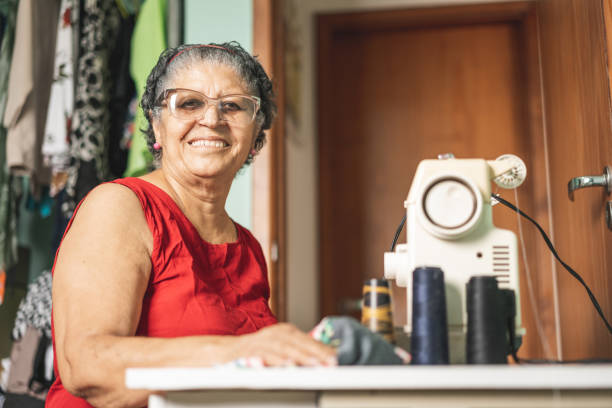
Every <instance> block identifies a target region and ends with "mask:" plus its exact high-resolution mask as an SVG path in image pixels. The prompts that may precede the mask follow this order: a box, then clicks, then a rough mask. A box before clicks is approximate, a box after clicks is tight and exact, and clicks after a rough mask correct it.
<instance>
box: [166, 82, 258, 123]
mask: <svg viewBox="0 0 612 408" xmlns="http://www.w3.org/2000/svg"><path fill="white" fill-rule="evenodd" d="M176 91H189V92H195V93H197V94H200V95H202V96H203V97H204V98H205V99H206V103H208V104H209V105H208V106H212V105H210V101H214V102H215V105H214V106H218V101H219V100H220V99H222V98H226V97H228V96H242V97H245V98H247V99H250V100H252V101H253V102H255V110H254V111H253V117H252V118H251V121H250V122H248V123H252V122H253V121H254V120H255V117H257V113H258V112H259V109H261V98H260V97H258V96H253V95H246V94H228V95H222V96H220V97H218V98H212V97H210V96H208V95H206V94H203V93H202V92H199V91H196V90H193V89H188V88H170V89H166V90H165V91H164V92H163V93H162V94H161V95H160V96H159V98H158V102H157V103H156V104H155V106H158V107H163V106H164V105H163V104H162V102H163V101H166V106H167V107H168V108H169V106H168V102H167V99H168V96H169V95H170V94H171V93H173V92H176ZM168 110H169V111H170V113H171V114H172V109H168ZM172 116H174V115H172ZM174 117H176V116H174ZM177 119H181V118H177ZM181 120H182V119H181ZM222 120H223V121H225V122H227V120H226V119H222Z"/></svg>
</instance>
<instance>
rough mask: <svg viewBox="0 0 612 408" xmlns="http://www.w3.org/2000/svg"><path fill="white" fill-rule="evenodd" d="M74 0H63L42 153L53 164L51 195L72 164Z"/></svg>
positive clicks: (61, 182) (64, 180) (58, 188)
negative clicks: (70, 141) (70, 140)
mask: <svg viewBox="0 0 612 408" xmlns="http://www.w3.org/2000/svg"><path fill="white" fill-rule="evenodd" d="M72 3H73V0H62V3H61V7H60V14H59V19H58V26H57V40H56V42H55V64H54V65H55V66H54V71H53V84H52V85H51V95H50V96H49V108H48V110H47V120H46V125H45V134H44V139H43V144H42V154H43V159H44V162H45V165H47V166H48V167H50V168H51V173H52V178H51V190H50V195H51V196H52V197H54V196H55V195H57V193H58V192H59V191H60V190H61V189H63V188H64V184H65V182H66V176H65V173H66V170H67V169H68V166H69V164H70V143H69V138H70V126H71V121H72V111H73V108H74V85H73V84H74V76H73V67H74V60H73V57H72V46H73V44H72V41H73V40H72V35H73V33H72V11H73V6H72Z"/></svg>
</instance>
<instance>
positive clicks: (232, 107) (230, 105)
mask: <svg viewBox="0 0 612 408" xmlns="http://www.w3.org/2000/svg"><path fill="white" fill-rule="evenodd" d="M221 109H222V110H223V112H236V111H239V110H242V108H241V107H240V105H238V104H237V103H234V102H222V103H221Z"/></svg>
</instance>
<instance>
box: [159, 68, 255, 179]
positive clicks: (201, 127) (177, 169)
mask: <svg viewBox="0 0 612 408" xmlns="http://www.w3.org/2000/svg"><path fill="white" fill-rule="evenodd" d="M173 88H183V89H191V90H194V91H197V92H200V93H202V94H204V95H206V96H208V97H211V98H219V97H221V96H224V95H230V94H244V95H248V94H249V92H248V90H247V89H246V87H245V85H244V84H243V83H242V81H241V80H240V77H239V76H238V74H237V73H236V72H235V71H234V69H233V68H231V67H229V66H226V65H223V64H215V63H207V62H199V63H195V64H192V65H188V66H185V67H184V68H183V69H181V70H179V71H177V72H176V73H175V75H174V78H173V79H172V80H171V81H170V83H169V84H168V89H173ZM153 129H154V132H155V136H156V141H157V142H158V143H159V144H160V145H161V146H162V149H163V150H162V151H163V153H162V168H163V169H165V170H171V171H172V173H173V174H175V175H178V176H179V177H192V176H197V177H205V178H206V177H220V178H224V179H225V178H227V179H228V180H230V181H231V180H232V179H233V178H234V176H235V174H236V172H237V171H238V170H239V169H240V168H241V167H242V165H243V164H244V162H245V161H246V159H247V156H248V154H249V152H250V151H251V149H252V148H253V143H254V139H255V133H256V130H257V124H256V121H252V122H251V123H249V124H246V125H240V124H236V123H231V122H225V121H222V120H221V119H220V117H219V112H218V111H217V109H216V108H215V107H211V108H209V109H207V110H206V112H205V113H204V114H203V116H202V117H200V118H199V119H198V120H183V119H179V118H176V117H174V116H173V115H172V114H171V113H170V111H169V108H168V107H167V106H164V107H163V109H162V113H161V115H160V116H159V118H158V119H154V121H153Z"/></svg>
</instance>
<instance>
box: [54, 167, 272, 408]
mask: <svg viewBox="0 0 612 408" xmlns="http://www.w3.org/2000/svg"><path fill="white" fill-rule="evenodd" d="M112 183H116V184H120V185H123V186H125V187H127V188H129V189H130V190H132V191H133V192H134V194H135V195H136V196H137V197H138V199H139V200H140V203H141V205H142V209H143V212H144V215H145V219H146V220H147V224H148V226H149V229H150V230H151V233H152V235H153V250H152V253H151V264H152V269H151V277H150V279H149V284H148V286H147V289H146V291H145V295H144V299H143V304H142V311H141V315H140V321H139V324H138V328H137V330H136V335H137V336H146V337H179V336H191V335H205V334H210V335H240V334H247V333H252V332H254V331H257V330H259V329H261V328H263V327H265V326H268V325H271V324H274V323H276V322H277V321H276V318H275V317H274V315H273V314H272V312H271V310H270V308H269V306H268V300H269V297H270V288H269V285H268V277H267V268H266V262H265V258H264V255H263V252H262V250H261V246H260V245H259V243H258V242H257V240H256V239H255V237H253V235H252V234H251V233H250V232H249V231H248V230H247V229H245V228H244V227H242V226H240V225H239V224H236V223H235V226H236V231H237V235H238V239H237V241H236V242H231V243H226V244H210V243H208V242H206V241H204V240H203V239H202V238H201V237H200V235H199V234H198V231H197V230H196V228H195V227H194V225H193V224H192V223H191V222H190V221H189V219H187V217H186V216H185V215H184V214H183V212H182V211H181V210H180V209H179V207H178V205H177V204H176V203H175V202H174V201H173V199H172V198H171V197H170V196H169V195H168V194H167V193H166V192H164V191H163V190H161V189H160V188H158V187H156V186H155V185H153V184H151V183H148V182H146V181H144V180H141V179H138V178H125V179H119V180H115V181H113V182H112ZM77 211H78V207H77ZM118 211H120V208H118ZM73 219H74V218H73ZM71 223H72V220H71V222H70V224H69V225H68V229H67V231H68V230H69V229H70V225H71ZM52 331H53V328H52ZM55 375H56V381H55V383H54V384H53V386H52V387H51V390H50V391H49V395H48V397H47V407H52V408H55V407H89V404H87V402H86V401H84V400H82V399H79V398H76V397H74V396H72V395H71V394H69V393H68V392H67V391H66V390H65V389H64V387H63V386H62V383H61V379H60V378H59V375H58V372H57V365H56V366H55Z"/></svg>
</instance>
